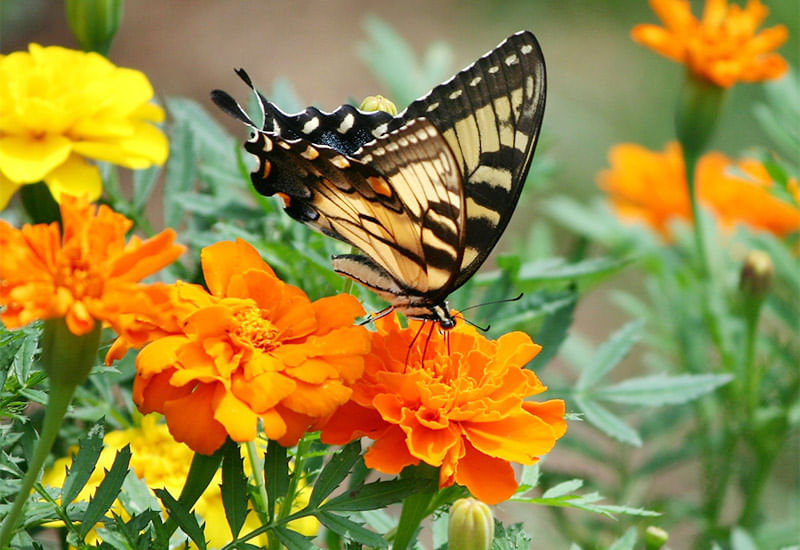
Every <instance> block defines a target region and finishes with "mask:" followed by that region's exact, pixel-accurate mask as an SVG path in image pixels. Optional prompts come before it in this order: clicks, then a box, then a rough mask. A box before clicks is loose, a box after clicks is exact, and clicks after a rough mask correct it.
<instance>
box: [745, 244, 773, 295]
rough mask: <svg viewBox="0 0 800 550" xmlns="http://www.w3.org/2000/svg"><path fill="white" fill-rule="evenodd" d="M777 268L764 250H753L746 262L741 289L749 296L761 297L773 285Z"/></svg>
mask: <svg viewBox="0 0 800 550" xmlns="http://www.w3.org/2000/svg"><path fill="white" fill-rule="evenodd" d="M774 275H775V267H774V266H773V264H772V258H770V256H769V254H767V253H766V252H764V251H762V250H751V251H750V252H749V253H748V254H747V257H746V258H745V260H744V265H743V266H742V273H741V276H740V278H739V288H740V289H741V291H742V292H743V293H745V294H747V295H748V296H753V297H757V298H758V297H761V296H763V295H764V294H766V292H767V291H768V290H769V287H770V286H771V285H772V278H773V277H774Z"/></svg>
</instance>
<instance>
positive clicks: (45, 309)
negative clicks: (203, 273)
mask: <svg viewBox="0 0 800 550" xmlns="http://www.w3.org/2000/svg"><path fill="white" fill-rule="evenodd" d="M60 208H61V218H62V227H61V228H60V227H59V224H58V223H56V222H54V223H51V224H36V225H25V226H23V227H22V229H16V228H14V227H13V226H11V225H10V224H9V223H7V222H6V221H4V220H0V257H2V261H0V305H2V306H3V307H4V309H3V311H2V313H0V319H2V321H3V324H4V325H5V326H6V327H8V328H18V327H21V326H23V325H26V324H28V323H30V322H32V321H35V320H39V319H54V318H60V317H63V318H65V319H66V324H67V327H68V328H69V330H70V332H72V333H73V334H75V335H82V334H86V333H88V332H90V331H91V330H92V329H93V328H94V326H95V322H96V321H102V322H107V323H108V324H109V325H111V326H112V327H113V328H114V330H115V331H116V332H117V334H120V335H123V336H124V337H125V338H127V339H128V340H130V341H136V340H137V339H138V338H139V337H140V336H139V334H138V333H139V331H140V329H141V328H142V327H141V325H140V323H139V319H140V318H141V316H144V315H150V314H151V307H152V304H153V302H154V301H158V300H159V299H160V295H162V294H163V293H164V290H165V288H166V285H162V284H152V285H145V284H141V283H139V281H140V280H141V279H143V278H145V277H147V276H149V275H152V274H153V273H155V272H157V271H158V270H160V269H161V268H163V267H165V266H167V265H169V264H170V263H172V262H173V261H174V260H175V259H176V258H177V257H178V256H179V255H180V254H181V253H182V252H183V251H184V247H183V246H181V245H178V244H175V232H174V231H172V230H171V229H167V230H165V231H162V232H161V233H159V234H157V235H155V236H154V237H151V238H149V239H147V240H144V241H143V240H141V239H139V238H138V237H136V236H134V237H131V238H130V240H128V241H127V242H126V241H125V235H126V233H127V232H128V231H129V230H130V228H131V226H132V222H131V221H130V220H129V219H128V218H126V217H125V216H123V215H122V214H119V213H117V212H114V211H113V210H111V209H110V208H108V207H107V206H105V205H102V206H100V207H97V206H96V205H94V204H91V203H89V202H87V201H86V200H85V199H78V198H75V197H70V196H65V197H64V200H63V201H62V202H61V205H60Z"/></svg>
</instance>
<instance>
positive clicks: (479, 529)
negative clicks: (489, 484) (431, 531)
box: [447, 498, 494, 550]
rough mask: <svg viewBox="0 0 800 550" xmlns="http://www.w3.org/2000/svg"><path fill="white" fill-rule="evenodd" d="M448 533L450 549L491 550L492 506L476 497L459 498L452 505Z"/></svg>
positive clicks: (492, 532) (492, 535) (492, 533)
mask: <svg viewBox="0 0 800 550" xmlns="http://www.w3.org/2000/svg"><path fill="white" fill-rule="evenodd" d="M447 535H448V548H449V549H450V550H489V548H491V547H492V539H493V538H494V517H493V516H492V510H491V508H489V506H488V505H487V504H485V503H483V502H481V501H480V500H476V499H474V498H461V499H458V500H457V501H455V502H454V503H453V505H452V506H451V507H450V523H449V525H448V527H447Z"/></svg>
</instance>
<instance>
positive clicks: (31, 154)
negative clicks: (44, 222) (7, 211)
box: [0, 44, 169, 209]
mask: <svg viewBox="0 0 800 550" xmlns="http://www.w3.org/2000/svg"><path fill="white" fill-rule="evenodd" d="M151 99H153V87H152V86H151V85H150V81H149V80H148V79H147V77H146V76H145V75H144V74H143V73H141V72H139V71H135V70H133V69H127V68H124V67H117V66H115V65H114V64H113V63H111V62H110V61H109V60H108V59H106V58H105V57H103V56H102V55H99V54H96V53H91V52H88V53H87V52H80V51H75V50H70V49H67V48H61V47H58V46H48V47H42V46H40V45H38V44H31V45H30V46H29V48H28V51H18V52H13V53H10V54H8V55H0V209H3V208H5V206H6V204H7V203H8V200H9V199H10V198H11V195H13V194H14V192H15V191H16V190H17V189H18V188H19V187H20V186H21V185H25V184H29V183H36V182H39V181H44V182H45V183H46V184H47V186H48V187H49V188H50V192H51V193H52V195H53V197H54V198H55V199H56V201H61V196H62V195H63V194H69V195H74V196H86V197H88V198H89V199H90V200H96V199H98V198H99V197H100V195H101V193H102V191H103V182H102V178H101V177H100V171H99V169H98V168H97V166H96V165H94V164H93V163H90V162H88V161H87V159H94V160H99V161H105V162H110V163H113V164H118V165H120V166H125V167H127V168H134V169H138V168H147V167H149V166H152V165H153V164H163V163H164V161H165V160H166V158H167V153H168V150H169V145H168V143H167V138H166V136H165V135H164V134H163V132H161V130H159V129H158V128H157V127H156V126H155V124H154V123H157V122H161V121H163V120H164V111H163V109H161V107H159V106H157V105H153V104H151V103H150V100H151Z"/></svg>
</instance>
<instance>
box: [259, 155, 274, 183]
mask: <svg viewBox="0 0 800 550" xmlns="http://www.w3.org/2000/svg"><path fill="white" fill-rule="evenodd" d="M270 170H272V163H271V162H270V161H268V160H266V159H264V167H263V168H262V169H261V177H262V178H264V179H267V178H268V177H269V173H270Z"/></svg>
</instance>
